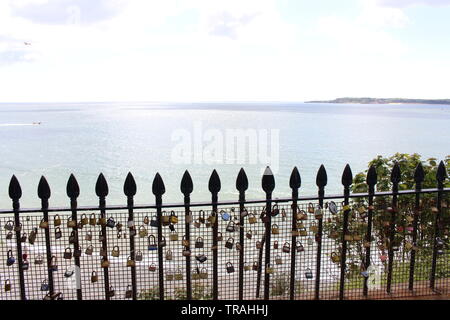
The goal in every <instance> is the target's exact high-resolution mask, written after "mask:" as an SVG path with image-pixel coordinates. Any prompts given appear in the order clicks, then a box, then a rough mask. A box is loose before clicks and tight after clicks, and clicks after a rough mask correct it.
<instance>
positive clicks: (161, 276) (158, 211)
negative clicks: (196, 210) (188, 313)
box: [156, 195, 164, 300]
mask: <svg viewBox="0 0 450 320" xmlns="http://www.w3.org/2000/svg"><path fill="white" fill-rule="evenodd" d="M161 205H162V197H161V196H159V195H156V216H157V220H158V271H159V299H160V300H164V261H163V250H162V247H161V244H162V236H163V234H162V208H161Z"/></svg>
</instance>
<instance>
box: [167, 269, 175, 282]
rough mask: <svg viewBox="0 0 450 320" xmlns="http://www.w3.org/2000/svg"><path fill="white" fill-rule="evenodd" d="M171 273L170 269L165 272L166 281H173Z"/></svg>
mask: <svg viewBox="0 0 450 320" xmlns="http://www.w3.org/2000/svg"><path fill="white" fill-rule="evenodd" d="M173 278H174V277H173V273H171V272H170V271H168V272H166V281H173Z"/></svg>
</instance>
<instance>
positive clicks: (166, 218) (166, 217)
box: [161, 212, 170, 226]
mask: <svg viewBox="0 0 450 320" xmlns="http://www.w3.org/2000/svg"><path fill="white" fill-rule="evenodd" d="M161 223H162V225H163V226H168V225H169V224H170V216H169V215H167V214H165V212H163V213H162V216H161Z"/></svg>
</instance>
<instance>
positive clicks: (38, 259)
mask: <svg viewBox="0 0 450 320" xmlns="http://www.w3.org/2000/svg"><path fill="white" fill-rule="evenodd" d="M34 264H35V265H41V264H44V257H43V256H42V255H41V254H39V255H38V256H37V257H36V258H35V259H34Z"/></svg>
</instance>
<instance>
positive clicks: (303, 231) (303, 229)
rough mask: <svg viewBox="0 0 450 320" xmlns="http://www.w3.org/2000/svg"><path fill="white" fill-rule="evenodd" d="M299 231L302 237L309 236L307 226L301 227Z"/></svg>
mask: <svg viewBox="0 0 450 320" xmlns="http://www.w3.org/2000/svg"><path fill="white" fill-rule="evenodd" d="M298 233H299V235H300V236H301V237H306V236H308V231H306V228H301V229H299V230H298Z"/></svg>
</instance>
